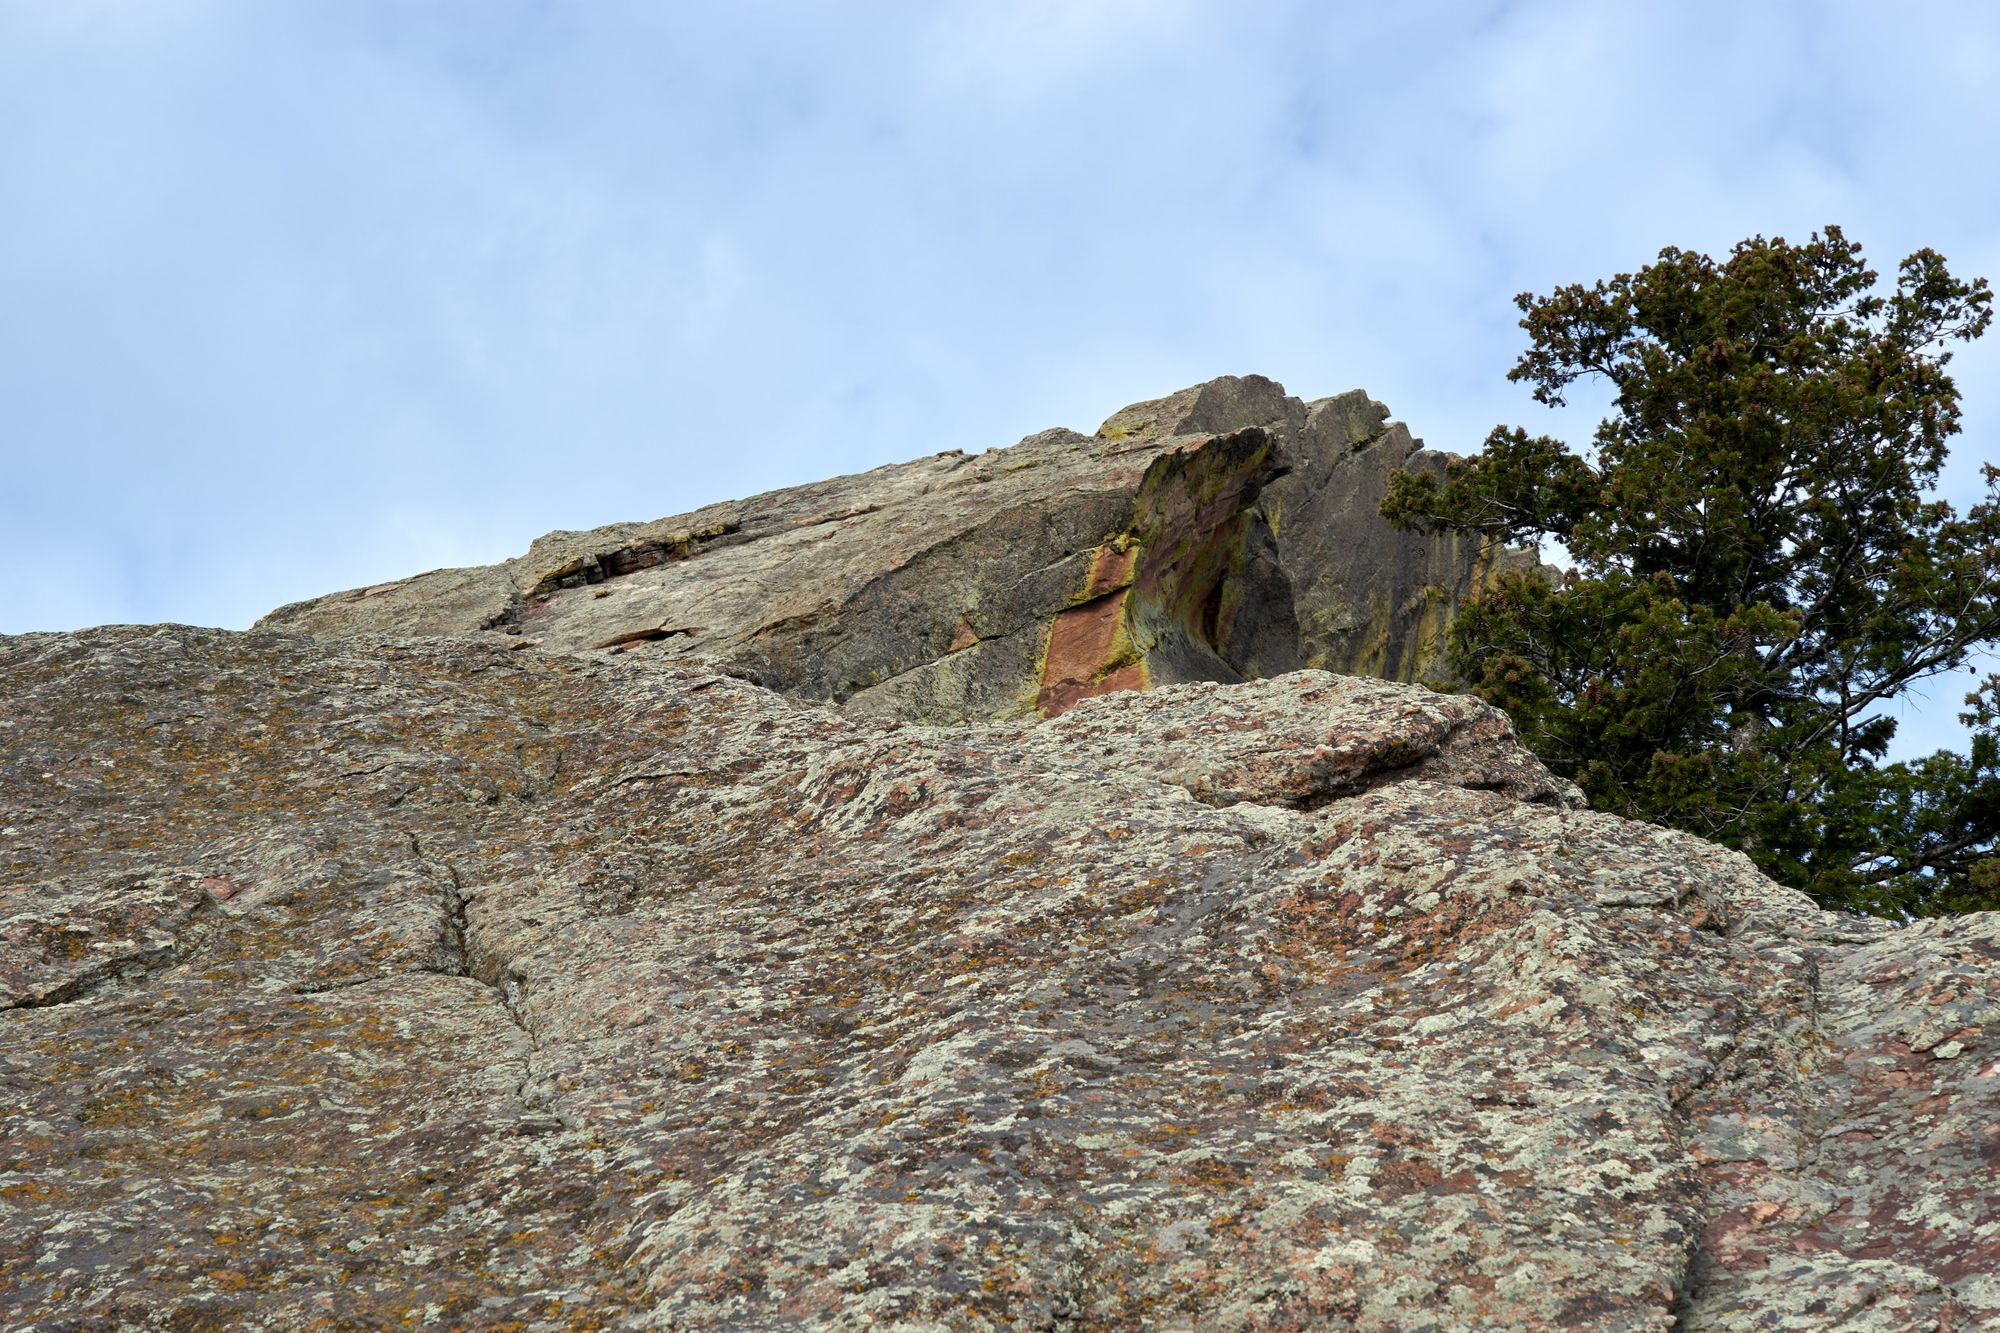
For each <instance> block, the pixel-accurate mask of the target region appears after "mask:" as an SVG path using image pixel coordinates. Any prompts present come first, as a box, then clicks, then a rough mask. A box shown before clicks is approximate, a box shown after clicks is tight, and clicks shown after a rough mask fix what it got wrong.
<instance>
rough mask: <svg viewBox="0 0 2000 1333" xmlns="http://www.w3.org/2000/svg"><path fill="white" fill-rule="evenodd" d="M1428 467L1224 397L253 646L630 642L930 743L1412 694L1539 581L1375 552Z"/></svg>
mask: <svg viewBox="0 0 2000 1333" xmlns="http://www.w3.org/2000/svg"><path fill="white" fill-rule="evenodd" d="M1444 457H1445V456H1444V455H1442V454H1437V453H1433V452H1431V451H1428V450H1425V449H1423V448H1422V446H1421V445H1420V444H1419V443H1418V442H1416V441H1415V440H1413V439H1412V438H1411V437H1410V434H1409V432H1408V431H1407V430H1406V429H1405V428H1404V427H1403V426H1402V425H1400V424H1397V423H1390V422H1388V421H1387V411H1386V409H1384V408H1383V407H1382V405H1381V404H1379V403H1375V402H1371V401H1370V400H1369V399H1368V397H1367V395H1365V394H1362V393H1359V392H1355V393H1349V394H1344V395H1341V396H1339V397H1336V398H1325V399H1320V400H1318V401H1316V402H1313V403H1304V402H1301V401H1300V400H1299V399H1296V398H1292V397H1288V396H1287V395H1286V394H1285V392H1284V390H1283V389H1282V388H1281V387H1279V386H1278V385H1277V384H1275V383H1273V382H1272V381H1270V380H1267V379H1263V378H1261V377H1258V376H1249V377H1245V378H1235V377H1230V378H1225V379H1219V380H1214V381H1211V382H1209V383H1207V384H1203V385H1198V386H1196V387H1195V388H1192V389H1186V390H1183V391H1182V392H1180V393H1178V394H1174V395H1172V396H1171V397H1168V398H1163V399H1159V400H1157V401H1154V402H1148V403H1140V404H1137V405H1135V406H1133V407H1128V408H1126V409H1124V410H1123V411H1121V412H1119V413H1117V414H1116V415H1114V416H1113V417H1112V418H1111V419H1110V420H1109V421H1107V422H1105V424H1104V426H1103V428H1102V429H1101V430H1099V431H1098V433H1097V434H1096V435H1095V436H1083V435H1079V434H1077V433H1076V432H1074V431H1067V430H1051V431H1045V432H1043V433H1041V434H1039V435H1034V436H1030V437H1029V438H1028V439H1026V440H1024V441H1022V442H1021V443H1020V444H1017V445H1015V446H1013V447H1012V448H1008V449H998V450H990V451H988V452H987V453H985V454H980V455H966V454H961V453H946V454H938V455H935V456H933V457H931V458H925V459H919V460H917V461H916V462H913V463H903V464H898V465H895V466H891V467H883V468H877V469H876V470H874V471H872V472H866V473H862V474H860V475H858V476H850V477H839V478H835V479H834V480H831V481H826V482H821V483H817V484H815V485H810V486H800V487H794V488H792V489H790V490H783V491H775V492H772V493H770V494H767V495H761V496H756V497H753V498H751V499H748V500H739V501H730V502H728V503H725V504H719V505H712V506H710V507H709V508H707V509H702V510H698V511H696V512H694V513H692V514H682V515H678V516H676V517H673V518H665V519H660V520H657V521H655V522H651V523H643V524H618V525H614V526H612V527H608V528H600V529H597V530H595V531H591V532H582V533H574V532H558V533H551V534H550V535H548V536H546V537H543V538H542V539H541V540H539V541H537V542H536V543H535V544H534V545H533V547H532V548H531V549H530V550H529V551H528V553H527V554H526V555H525V556H522V557H521V558H520V559H518V560H514V561H510V562H508V563H507V564H504V565H495V566H486V567H483V568H477V569H452V570H438V571H435V572H433V573H430V574H424V575H419V576H417V577H415V578H411V579H407V580H404V581H402V582H399V583H393V584H387V585H382V586H378V587H374V588H364V589H356V590H354V591H351V592H346V593H337V594H334V595H333V596H330V597H322V598H318V599H316V600H314V601H310V602H302V603H299V604H296V605H293V606H288V607H284V608H282V609H281V610H278V611H275V612H273V613H272V614H271V615H269V616H267V617H266V618H265V619H264V621H263V622H261V624H262V626H263V627H267V628H276V629H299V630H306V631H309V632H312V633H317V634H330V633H366V632H385V633H395V634H450V633H461V632H467V631H485V632H495V633H501V634H504V635H508V636H511V637H515V638H518V639H519V640H521V641H522V642H524V643H530V644H534V645H536V646H546V647H549V648H556V649H572V650H574V649H591V648H601V647H623V646H628V645H629V646H636V645H641V644H644V645H649V648H648V651H650V652H653V653H654V654H656V655H661V656H700V657H703V658H707V659H709V660H714V661H720V662H725V663H728V664H730V665H731V666H732V667H733V668H734V669H736V670H737V671H739V672H741V673H744V674H746V675H748V676H749V677H750V678H751V679H754V680H757V681H760V682H762V683H763V684H766V685H769V686H771V687H772V688H775V689H779V690H783V691H785V692H786V693H790V694H794V695H800V696H803V697H809V698H816V699H830V700H834V701H838V702H841V703H843V704H845V705H846V706H847V707H848V708H849V709H850V710H851V711H854V712H858V713H865V714H870V715H876V716H895V717H903V718H906V719H909V720H915V721H925V722H960V721H965V720H968V719H971V718H1004V717H1026V716H1034V715H1037V714H1043V715H1046V714H1050V713H1055V712H1060V711H1061V710H1062V709H1064V708H1066V707H1068V706H1070V705H1071V704H1072V703H1074V702H1075V701H1076V700H1077V699H1080V698H1084V697H1087V696H1089V695H1092V694H1099V693H1104V692H1106V691H1109V690H1114V689H1122V688H1135V687H1138V688H1142V687H1145V686H1147V685H1158V684H1174V683H1177V682H1186V681H1196V680H1217V681H1239V680H1244V679H1254V678H1258V677H1263V676H1272V675H1280V674H1283V673H1284V672H1286V671H1290V670H1294V669H1297V668H1298V667H1301V666H1311V667H1320V668H1325V669H1328V670H1334V671H1342V672H1352V673H1356V674H1363V675H1376V676H1385V677H1390V678H1394V679H1402V680H1415V679H1418V678H1419V677H1421V676H1422V675H1424V674H1425V673H1426V672H1427V671H1430V670H1432V669H1433V668H1434V665H1435V660H1436V657H1437V652H1438V647H1439V644H1440V641H1441V636H1442V634H1443V632H1444V629H1445V626H1446V623H1447V620H1448V615H1449V611H1450V609H1451V608H1452V607H1454V606H1456V605H1457V604H1458V602H1459V601H1460V600H1461V599H1462V598H1463V596H1464V594H1465V593H1466V592H1467V590H1469V589H1470V588H1471V587H1472V586H1473V585H1474V584H1476V583H1477V582H1478V581H1480V580H1481V579H1483V578H1485V577H1487V576H1488V574H1489V573H1490V572H1491V570H1492V569H1494V568H1495V567H1497V566H1500V565H1506V564H1513V565H1521V564H1528V565H1532V564H1533V557H1532V556H1531V555H1528V554H1526V553H1522V552H1516V551H1507V550H1492V549H1483V548H1481V547H1479V546H1478V544H1477V543H1471V542H1468V541H1466V540H1464V539H1462V538H1458V537H1454V536H1450V535H1439V536H1423V535H1417V534H1404V533H1397V532H1395V531H1394V530H1392V529H1391V528H1390V527H1389V525H1388V524H1387V523H1386V522H1385V521H1383V519H1382V518H1381V517H1380V516H1379V515H1378V514H1377V513H1376V509H1377V507H1378V506H1379V505H1380V504H1381V500H1382V496H1383V494H1384V492H1385V490H1386V487H1387V484H1388V477H1389V476H1390V475H1391V474H1392V473H1394V472H1395V471H1397V470H1398V469H1400V468H1404V467H1416V468H1428V469H1439V468H1442V466H1443V464H1444Z"/></svg>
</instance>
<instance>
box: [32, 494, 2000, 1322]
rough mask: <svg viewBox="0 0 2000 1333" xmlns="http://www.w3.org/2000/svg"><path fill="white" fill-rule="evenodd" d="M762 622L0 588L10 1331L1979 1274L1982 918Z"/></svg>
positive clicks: (1653, 1310)
mask: <svg viewBox="0 0 2000 1333" xmlns="http://www.w3.org/2000/svg"><path fill="white" fill-rule="evenodd" d="M1149 466H1151V464H1149ZM1114 508H1115V506H1114ZM1019 521H1023V520H1018V519H1016V520H1008V521H1007V522H1008V523H1009V524H1011V523H1016V522H1019ZM745 526H746V528H747V527H748V526H749V525H747V524H746V525H745ZM1003 526H1005V525H1003ZM1008 530H1009V531H1018V530H1019V529H1017V528H1013V527H1009V528H1008ZM1128 530H1129V522H1128V521H1127V520H1124V519H1121V520H1120V521H1119V522H1118V523H1117V524H1116V525H1114V526H1113V527H1112V528H1111V531H1112V532H1125V531H1128ZM1100 536H1101V534H1098V535H1094V536H1093V537H1092V539H1091V543H1090V544H1089V545H1078V546H1076V547H1074V548H1063V549H1073V550H1074V551H1075V552H1077V553H1079V554H1085V555H1090V557H1091V559H1092V561H1093V562H1096V561H1097V560H1098V556H1097V554H1095V553H1097V552H1099V551H1100V547H1101V545H1102V543H1101V542H1100V541H1099V537H1100ZM1133 549H1137V550H1139V551H1140V553H1141V554H1140V556H1139V560H1138V562H1137V565H1136V566H1135V567H1136V568H1143V567H1144V561H1145V553H1146V552H1147V551H1149V550H1154V549H1157V544H1154V545H1151V546H1139V547H1135V548H1133ZM717 554H720V553H718V552H710V553H707V554H703V555H700V556H697V557H695V559H694V560H692V561H690V562H688V563H689V564H690V565H692V564H694V563H698V562H699V561H700V560H703V559H709V558H711V557H713V556H714V555H717ZM1197 563H1198V562H1197ZM1095 567H1096V568H1098V569H1099V570H1103V569H1104V568H1105V566H1104V565H1102V564H1096V565H1095ZM661 568H665V566H664V565H663V566H661ZM1065 569H1066V570H1069V571H1070V572H1069V573H1066V574H1065V575H1064V577H1065V579H1068V580H1069V582H1068V583H1067V584H1066V586H1068V587H1070V588H1071V589H1072V590H1075V589H1079V588H1082V587H1083V586H1084V585H1083V582H1082V580H1083V577H1084V575H1083V574H1082V573H1081V572H1080V571H1077V570H1075V569H1072V568H1071V567H1069V566H1065ZM644 576H645V572H644V571H642V572H641V573H639V574H634V575H628V576H622V577H633V578H639V577H644ZM1116 577H1118V578H1122V577H1124V576H1123V575H1117V576H1116ZM1142 581H1143V580H1142V578H1140V577H1139V576H1137V575H1135V576H1134V581H1133V583H1132V584H1130V585H1128V586H1129V587H1130V588H1131V589H1133V590H1135V592H1134V595H1137V594H1136V589H1138V588H1139V586H1140V584H1141V582H1142ZM1167 584H1168V580H1166V579H1165V578H1164V577H1163V579H1162V583H1161V586H1162V587H1166V586H1167ZM586 594H587V590H586ZM559 595H561V594H559ZM606 600H609V599H606ZM963 614H965V615H966V616H967V620H968V623H969V624H970V625H971V626H972V627H973V629H974V630H975V632H983V631H984V630H991V629H995V628H998V627H997V626H994V625H992V624H991V623H983V622H982V621H981V620H980V614H981V613H980V612H979V611H978V610H977V609H976V608H975V609H973V610H971V611H969V612H965V613H963ZM951 631H952V627H951V626H949V625H947V626H945V627H944V629H943V632H944V633H947V634H949V633H951ZM592 632H595V631H594V630H593V631H592ZM996 642H998V643H1001V644H1004V643H1006V642H1007V639H1006V636H1005V635H1004V634H1003V635H999V636H997V638H995V637H981V638H980V639H979V642H978V643H976V644H972V645H961V646H960V647H959V648H958V649H957V650H956V651H955V652H952V653H949V654H947V655H946V657H945V658H944V659H943V660H944V661H951V660H955V659H963V658H966V657H969V656H971V655H972V654H975V653H979V652H982V651H986V650H988V649H989V647H990V646H991V645H993V644H995V643H996ZM741 670H742V668H741V666H740V665H738V664H736V663H734V662H730V661H710V660H704V659H701V658H700V657H698V656H686V657H682V656H679V655H677V654H669V653H665V652H661V651H658V650H657V649H656V648H647V649H644V650H634V651H628V652H622V653H614V652H611V651H609V650H603V651H570V650H560V649H552V648H544V649H543V650H542V651H535V652H515V651H510V650H509V647H508V637H507V636H504V635H499V634H492V633H479V632H472V633H468V634H464V635H461V636H459V637H455V638H391V637H383V636H376V635H368V634H353V635H346V636H341V637H313V636H308V635H304V634H300V633H295V632H284V631H273V630H265V631H257V632H253V633H249V634H230V633H225V632H222V631H208V630H191V629H186V628H181V627H171V626H169V627H158V628H151V629H131V628H114V629H103V630H95V631H89V632H86V633H82V634H76V635H30V636H25V637H21V638H13V639H0V722H4V723H5V724H6V726H5V728H4V737H5V745H4V747H0V829H4V831H5V833H6V836H5V837H4V838H0V869H4V871H5V879H4V881H0V883H4V884H5V885H6V893H7V899H6V902H5V904H4V910H3V911H0V986H4V988H5V992H4V993H5V1000H4V1003H5V1004H7V1005H9V1006H10V1007H8V1008H5V1009H4V1010H0V1106H4V1107H5V1108H6V1110H5V1113H4V1116H5V1118H4V1122H0V1123H4V1129H0V1133H4V1137H5V1142H6V1147H7V1152H6V1156H5V1159H4V1161H0V1199H3V1200H4V1201H5V1206H4V1208H0V1323H4V1324H5V1325H7V1326H9V1327H14V1326H24V1327H85V1328H88V1327H153V1326H160V1327H234V1326H262V1327H279V1328H308V1327H368V1328H379V1327H401V1326H428V1327H466V1328H521V1329H561V1328H576V1329H586V1328H630V1329H640V1328H774V1327H810V1328H857V1329H858V1328H868V1327H897V1328H912V1329H915V1328H952V1329H968V1330H972V1329H1003V1328H1024V1327H1043V1328H1061V1327H1073V1328H1093V1329H1094V1328H1142V1327H1154V1328H1175V1327H1180V1328H1200V1329H1211V1328H1214V1329H1268V1330H1275V1329H1323V1328H1332V1329H1339V1328H1355V1329H1382V1330H1387V1329H1427V1328H1428V1329H1457V1328H1475V1327H1499V1328H1584V1329H1607V1330H1608V1329H1634V1328H1660V1329H1666V1328H1670V1327H1683V1328H1690V1329H1733V1328H1751V1327H1756V1328H1783V1327H1793V1328H1823V1327H1848V1328H1858V1329H1866V1328H1882V1329H1892V1328H1926V1327H1930V1328H1971V1327H1977V1326H1980V1325H1982V1324H1987V1323H1993V1322H1995V1321H2000V1286H1996V1284H1995V1282H1994V1280H1993V1277H1992V1274H1993V1273H1994V1272H1995V1271H1996V1270H2000V1183H1996V1181H2000V1174H1996V1172H1995V1171H1994V1166H1995V1157H1994V1153H1995V1142H1996V1140H1995V1138H1994V1135H1993V1129H1992V1127H1993V1124H1994V1123H1995V1120H1996V1109H2000V1046H1996V1037H1995V1035H1994V1034H1995V1032H1996V1029H2000V917H1996V916H1994V915H1992V914H1987V915H1983V916H1969V917H1961V918H1957V919H1953V920H1945V921H1930V922H1923V923H1919V924H1916V925H1912V926H1907V927H1901V928H1898V927H1894V926H1892V925H1890V924H1888V923H1885V922H1878V921H1862V920H1857V919H1853V918H1847V917H1841V916H1836V915H1833V914H1829V913H1824V912H1821V911H1819V910H1817V909H1816V908H1814V907H1813V906H1812V904H1811V903H1810V902H1809V901H1807V900H1806V899H1805V898H1803V897H1802V896H1800V895H1798V894H1796V893H1793V892H1790V891H1788V890H1785V889H1783V888H1780V887H1778V886H1776V885H1774V884H1772V883H1771V882H1770V881H1768V880H1766V879H1764V878H1763V877H1762V876H1760V875H1759V874H1757V872H1756V871H1755V870H1754V869H1753V868H1752V867H1751V866H1750V864H1749V863H1748V862H1747V861H1746V860H1744V859H1743V858H1742V857H1741V856H1739V855H1737V854H1735V853H1733V852H1728V851H1725V850H1722V849H1720V848H1717V847H1714V846H1711V845H1709V844H1706V843H1703V842H1701V841H1699V840H1697V839H1694V838H1691V837H1688V836H1686V835H1683V834H1678V833H1669V832H1664V831H1661V830H1658V829H1654V828H1651V827H1648V826H1644V825H1638V824H1632V823H1628V822H1626V821H1623V820H1619V819H1616V818H1614V817H1611V816H1607V815H1599V814H1593V813H1590V812H1588V811H1585V810H1581V809H1579V808H1577V802H1576V800H1575V796H1574V792H1573V789H1571V788H1569V787H1568V785H1567V784H1565V783H1562V782H1559V781H1557V780H1556V779H1554V778H1552V777H1551V776H1550V775H1549V774H1548V773H1547V772H1546V771H1545V770H1543V769H1542V768H1541V766H1540V765H1539V764H1538V763H1536V761H1535V760H1534V759H1533V757H1532V756H1530V755H1529V754H1527V753H1526V752H1525V751H1524V750H1523V749H1522V748H1521V747H1520V746H1519V744H1518V743H1517V742H1516V741H1515V740H1514V739H1513V737H1512V733H1511V730H1510V728H1509V727H1508V724H1507V721H1506V719H1505V718H1504V717H1502V716H1501V715H1499V714H1497V713H1495V712H1493V711H1492V710H1490V709H1488V708H1485V707H1484V706H1483V705H1481V704H1478V703H1477V702H1475V701H1472V700H1469V699H1466V698H1463V697H1457V696H1446V695H1441V694H1437V693H1435V692H1433V691H1430V690H1427V689H1423V688H1420V687H1414V686H1405V685H1398V684H1392V683H1388V682H1383V681H1366V680H1356V679H1348V678H1341V677H1335V676H1329V675H1326V674H1324V673H1321V672H1317V671H1297V672H1289V673H1285V674H1281V675H1274V676H1273V677H1271V678H1268V679H1261V680H1253V681H1247V682H1242V683H1216V682H1204V681H1192V682H1182V683H1178V684H1156V685H1155V687H1154V688H1152V689H1150V690H1147V691H1144V692H1120V693H1108V694H1101V695H1095V696H1093V697H1088V698H1083V699H1081V700H1078V701H1075V702H1074V703H1073V705H1072V706H1070V707H1068V708H1067V709H1065V710H1063V711H1062V712H1061V713H1060V715H1059V716H1055V717H1050V718H1041V717H1038V716H1033V715H1029V716H1021V717H1015V718H1011V719H1001V720H994V721H985V722H975V723H972V724H970V725H961V726H956V727H949V728H940V727H931V726H919V725H911V724H910V723H908V722H906V721H903V720H900V719H896V718H882V717H872V716H865V715H861V714H860V713H858V712H857V711H856V710H854V709H852V708H849V709H841V708H838V707H835V706H832V705H829V704H827V703H825V702H824V701H816V700H813V699H800V698H793V697H787V696H786V695H784V694H781V693H779V692H776V691H774V690H771V689H768V688H765V687H763V686H760V685H758V684H755V683H752V682H750V681H747V680H744V679H742V678H741V676H740V674H732V673H737V672H740V671H741ZM1024 678H1027V679H1032V677H1024Z"/></svg>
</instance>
